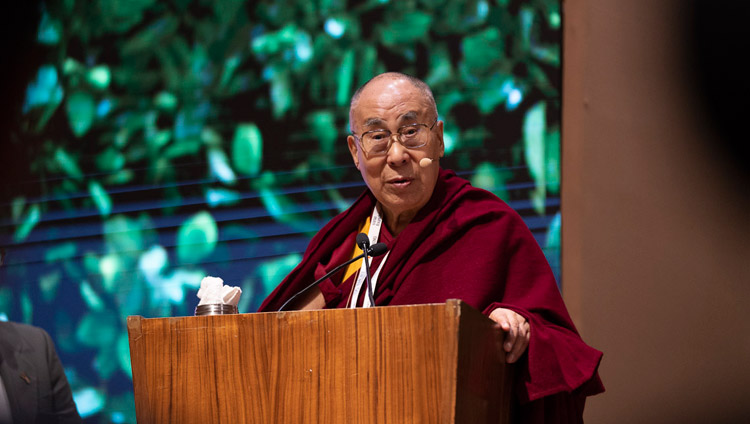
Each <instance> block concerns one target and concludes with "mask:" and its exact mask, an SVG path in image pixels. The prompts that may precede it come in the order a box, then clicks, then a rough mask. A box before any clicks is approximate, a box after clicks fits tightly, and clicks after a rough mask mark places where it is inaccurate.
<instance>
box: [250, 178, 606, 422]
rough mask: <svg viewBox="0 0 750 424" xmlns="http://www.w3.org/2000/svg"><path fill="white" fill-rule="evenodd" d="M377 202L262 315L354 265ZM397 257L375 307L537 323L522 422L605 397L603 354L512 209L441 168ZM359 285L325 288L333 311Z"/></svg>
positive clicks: (314, 256)
mask: <svg viewBox="0 0 750 424" xmlns="http://www.w3.org/2000/svg"><path fill="white" fill-rule="evenodd" d="M375 204H376V199H375V197H374V196H373V195H372V193H370V191H369V190H367V191H365V193H363V194H362V195H361V196H360V197H359V198H358V199H357V201H355V202H354V204H353V205H352V206H351V207H350V208H349V209H347V210H346V211H344V212H342V213H341V214H339V215H338V216H336V217H334V218H333V219H332V220H331V221H330V222H329V223H328V224H326V226H325V227H323V228H322V229H321V230H320V231H319V232H318V234H316V235H315V237H313V239H312V241H311V242H310V244H309V246H308V247H307V250H306V251H305V254H304V257H303V259H302V262H301V263H300V264H299V265H298V266H297V267H296V268H295V269H294V270H292V272H290V273H289V275H288V276H287V277H286V278H285V279H284V281H282V282H281V284H280V285H279V286H278V287H277V288H276V289H275V290H274V291H273V292H272V293H271V294H270V295H269V296H268V297H267V298H266V299H265V301H264V302H263V304H262V305H261V307H260V309H259V311H275V310H278V308H279V307H280V306H281V305H282V304H283V303H284V302H285V301H286V300H287V299H289V298H290V297H291V296H293V295H294V294H295V293H297V292H298V291H299V290H301V289H302V288H304V287H305V286H306V285H308V284H310V283H311V282H312V281H314V280H315V279H316V278H319V277H321V276H322V275H323V274H324V273H325V272H326V271H327V270H329V269H332V268H333V267H335V266H336V265H338V264H340V263H342V262H344V261H345V260H346V259H348V258H350V257H351V253H352V249H353V247H354V238H355V234H356V233H357V231H358V228H359V226H360V225H361V223H362V222H364V221H365V219H366V218H367V216H369V215H370V214H371V213H372V210H373V207H374V206H375ZM386 236H387V234H386ZM387 238H389V237H387ZM381 240H382V237H381ZM388 249H389V251H390V255H389V257H388V259H387V261H386V263H385V265H384V266H383V269H382V270H381V272H380V277H379V278H378V282H377V287H376V290H375V294H374V295H375V303H376V305H378V306H383V305H412V304H423V303H444V302H445V301H446V300H448V299H461V300H463V301H464V302H466V303H468V304H469V305H471V306H473V307H474V308H476V309H478V310H480V311H483V313H484V314H485V315H489V314H490V313H491V312H492V311H493V310H494V309H496V308H507V309H511V310H513V311H515V312H517V313H518V314H520V315H522V316H523V317H524V318H526V319H527V320H528V322H529V325H530V327H531V337H530V341H529V345H528V348H527V350H526V353H524V355H523V356H522V357H521V359H519V361H518V366H519V371H520V372H517V373H516V376H517V382H516V390H515V393H516V394H517V397H518V399H517V401H518V405H517V406H515V407H514V415H515V420H514V421H519V422H535V423H536V422H580V421H581V414H582V411H583V404H584V401H585V397H586V396H590V395H593V394H597V393H600V392H602V391H603V390H604V387H603V386H602V384H601V380H600V379H599V376H598V374H597V368H598V366H599V361H600V360H601V357H602V353H601V352H599V351H598V350H596V349H593V348H591V347H589V346H588V345H586V344H585V343H584V342H583V340H581V338H580V336H579V335H578V332H577V331H576V329H575V326H574V325H573V322H572V321H571V319H570V316H569V315H568V312H567V310H566V309H565V305H564V304H563V300H562V297H561V296H560V292H559V290H558V288H557V284H556V283H555V279H554V276H553V274H552V271H551V269H550V267H549V265H548V263H547V260H546V258H545V257H544V254H543V253H542V251H541V249H540V248H539V245H538V244H537V243H536V240H535V239H534V237H533V235H532V234H531V232H530V231H529V229H528V227H527V226H526V224H525V223H524V222H523V220H522V219H521V217H520V216H519V215H518V214H517V213H516V212H515V211H513V210H512V209H511V208H510V207H509V206H508V205H507V204H505V202H503V201H502V200H500V199H498V198H497V197H496V196H495V195H493V194H491V193H489V192H488V191H485V190H482V189H478V188H475V187H472V186H471V185H470V184H469V182H468V181H466V180H464V179H462V178H459V177H457V176H456V175H455V173H453V172H452V171H446V170H441V171H440V175H439V177H438V181H437V184H436V186H435V190H434V192H433V194H432V197H431V198H430V200H429V201H428V203H427V204H426V205H425V206H424V207H423V208H422V209H421V210H420V211H419V212H418V213H417V214H416V216H415V217H414V218H413V219H412V221H411V222H410V223H409V225H407V226H406V228H405V229H404V230H403V231H402V232H401V233H400V234H399V235H398V237H395V238H393V239H392V240H390V242H389V243H388ZM378 259H379V258H378ZM375 266H377V263H375V264H374V266H371V269H373V270H374V269H375V268H374V267H375ZM336 278H338V280H336ZM352 279H353V277H350V278H349V279H348V281H347V282H344V284H340V280H341V276H340V275H338V276H335V277H334V279H333V280H331V279H329V280H326V281H324V282H323V283H321V285H320V286H319V287H320V289H321V291H322V292H323V295H324V298H325V300H326V305H327V307H341V306H342V305H343V304H344V303H345V302H346V298H347V297H348V295H349V287H350V286H351V280H352ZM342 289H343V290H342ZM363 291H364V290H363Z"/></svg>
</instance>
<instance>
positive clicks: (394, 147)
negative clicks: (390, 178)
mask: <svg viewBox="0 0 750 424" xmlns="http://www.w3.org/2000/svg"><path fill="white" fill-rule="evenodd" d="M394 135H395V134H394ZM387 154H388V164H389V165H391V166H400V165H404V164H406V162H408V161H409V153H408V152H407V151H406V148H405V147H404V146H403V145H401V143H399V142H398V140H397V139H395V137H394V139H393V140H392V142H391V147H390V148H389V149H388V152H387Z"/></svg>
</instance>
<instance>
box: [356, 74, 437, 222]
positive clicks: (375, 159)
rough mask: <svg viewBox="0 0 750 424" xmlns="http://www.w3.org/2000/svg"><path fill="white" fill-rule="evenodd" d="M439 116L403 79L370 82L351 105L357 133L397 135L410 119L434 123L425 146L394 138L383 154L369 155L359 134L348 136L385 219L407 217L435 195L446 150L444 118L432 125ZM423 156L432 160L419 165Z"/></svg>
mask: <svg viewBox="0 0 750 424" xmlns="http://www.w3.org/2000/svg"><path fill="white" fill-rule="evenodd" d="M436 119H437V116H435V111H434V109H433V107H432V104H431V102H430V101H429V99H428V98H427V97H426V96H425V95H424V94H423V93H422V92H421V91H420V90H419V89H417V88H416V87H414V86H413V85H412V84H411V83H410V82H409V81H408V80H405V79H401V78H381V79H379V80H375V81H372V82H370V84H368V85H367V87H365V89H364V90H363V91H362V93H361V94H360V97H359V100H358V101H357V102H356V103H355V105H354V108H353V109H352V116H351V125H352V128H351V130H352V131H353V132H354V133H355V134H357V135H361V134H362V133H364V132H367V131H371V130H388V131H390V132H391V133H393V134H395V133H397V132H398V130H399V128H401V127H403V126H404V125H409V124H426V125H427V127H428V128H429V127H432V129H428V128H425V129H424V131H426V136H427V137H428V138H427V144H426V145H425V146H423V147H420V148H417V149H407V148H405V147H404V146H403V145H401V143H399V142H397V141H396V140H395V137H394V138H393V139H392V142H391V146H390V148H389V149H388V151H387V152H386V154H385V155H384V156H374V155H367V154H366V153H365V152H364V150H363V149H362V148H361V145H360V143H361V141H360V140H359V139H357V138H355V137H354V136H351V135H350V136H349V137H348V138H347V142H348V144H349V151H350V152H351V155H352V159H353V160H354V164H355V165H356V166H357V168H358V169H359V171H360V173H361V174H362V178H363V179H364V180H365V183H366V184H367V187H369V188H370V191H371V192H372V193H373V194H374V195H375V198H376V199H377V200H378V202H380V204H381V206H382V208H384V209H385V215H386V222H387V223H388V219H389V218H398V220H403V219H406V220H407V222H408V221H409V220H411V218H412V217H413V216H414V215H415V214H416V213H417V212H418V211H419V209H421V208H422V206H424V205H425V204H426V203H427V201H428V200H429V199H430V196H432V191H433V189H434V188H435V183H436V182H437V177H438V171H439V165H438V159H439V158H440V157H442V156H443V153H444V149H443V122H442V121H438V122H437V123H436V124H435V125H434V126H433V123H435V120H436ZM423 158H431V159H433V160H434V161H433V162H432V163H431V164H430V165H429V166H427V167H421V166H420V165H419V161H420V160H421V159H423ZM389 224H391V223H389Z"/></svg>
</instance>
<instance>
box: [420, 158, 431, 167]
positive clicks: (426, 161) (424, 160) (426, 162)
mask: <svg viewBox="0 0 750 424" xmlns="http://www.w3.org/2000/svg"><path fill="white" fill-rule="evenodd" d="M432 162H435V159H431V158H422V159H420V161H419V166H421V167H422V168H427V167H428V166H430V165H432Z"/></svg>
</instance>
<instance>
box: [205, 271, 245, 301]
mask: <svg viewBox="0 0 750 424" xmlns="http://www.w3.org/2000/svg"><path fill="white" fill-rule="evenodd" d="M241 294H242V289H241V288H239V287H233V286H225V285H224V280H222V279H221V278H218V277H204V278H203V280H201V288H200V289H198V298H199V299H200V302H198V306H200V305H217V304H225V305H233V306H237V304H238V303H239V301H240V295H241Z"/></svg>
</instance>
